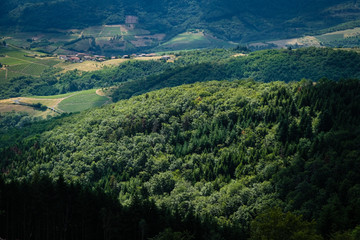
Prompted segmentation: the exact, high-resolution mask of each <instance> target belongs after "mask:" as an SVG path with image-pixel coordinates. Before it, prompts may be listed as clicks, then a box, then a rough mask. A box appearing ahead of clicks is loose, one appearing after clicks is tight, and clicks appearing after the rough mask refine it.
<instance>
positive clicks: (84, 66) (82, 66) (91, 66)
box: [56, 56, 161, 72]
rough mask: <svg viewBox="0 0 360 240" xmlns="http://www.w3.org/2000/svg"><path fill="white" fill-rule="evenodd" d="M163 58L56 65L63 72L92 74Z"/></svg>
mask: <svg viewBox="0 0 360 240" xmlns="http://www.w3.org/2000/svg"><path fill="white" fill-rule="evenodd" d="M160 58H161V56H156V57H141V58H140V57H139V58H134V59H111V60H107V61H104V62H94V61H85V62H82V63H59V64H57V65H56V67H59V68H62V69H63V71H62V72H68V71H71V70H75V69H77V70H79V71H84V72H91V71H96V70H100V69H102V68H104V67H113V66H119V65H120V64H122V63H124V62H126V61H133V60H139V61H150V60H159V59H160Z"/></svg>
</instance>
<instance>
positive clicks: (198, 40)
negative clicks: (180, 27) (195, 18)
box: [155, 31, 235, 51]
mask: <svg viewBox="0 0 360 240" xmlns="http://www.w3.org/2000/svg"><path fill="white" fill-rule="evenodd" d="M233 46H235V44H232V43H230V42H226V41H223V40H220V39H217V38H215V37H213V36H211V35H209V34H206V33H204V32H202V31H193V32H185V33H181V34H179V35H177V36H175V37H174V38H172V39H171V40H169V41H168V42H166V43H164V44H162V45H160V46H159V47H157V48H155V49H156V51H168V50H186V49H198V48H211V47H233Z"/></svg>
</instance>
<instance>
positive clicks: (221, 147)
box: [1, 80, 360, 239]
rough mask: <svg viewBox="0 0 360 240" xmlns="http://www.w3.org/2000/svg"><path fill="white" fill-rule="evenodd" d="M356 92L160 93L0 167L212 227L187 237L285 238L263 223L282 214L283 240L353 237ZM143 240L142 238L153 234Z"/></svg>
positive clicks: (197, 89) (239, 86) (73, 124)
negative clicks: (268, 235) (60, 180)
mask: <svg viewBox="0 0 360 240" xmlns="http://www.w3.org/2000/svg"><path fill="white" fill-rule="evenodd" d="M359 90H360V82H359V81H358V80H348V81H340V82H333V81H329V80H321V81H319V82H318V83H317V84H313V82H311V81H308V80H302V81H301V82H297V83H295V82H293V83H289V84H286V83H283V82H272V83H257V82H254V81H234V82H228V81H222V82H207V83H196V84H192V85H184V86H180V87H176V88H165V89H163V90H160V91H155V92H151V93H147V94H144V95H140V96H137V97H133V98H131V99H129V100H125V101H120V102H118V103H116V104H113V105H107V106H105V107H102V108H100V109H95V110H91V111H86V112H83V113H81V114H77V115H73V116H70V117H66V118H64V119H63V121H62V124H61V126H59V127H56V126H55V127H53V128H52V129H49V128H47V129H49V130H48V131H46V132H43V133H40V134H38V135H30V136H28V137H23V138H22V140H20V141H19V142H18V143H17V144H16V150H15V149H14V147H9V148H8V147H5V148H3V149H2V152H1V155H2V156H3V157H2V159H4V160H3V161H2V162H1V169H5V172H6V175H4V177H5V178H6V179H7V180H10V179H12V180H26V179H27V180H29V181H31V179H34V178H37V176H38V175H39V174H40V175H44V174H46V175H49V177H50V178H52V179H57V178H59V176H64V178H65V180H66V181H68V182H74V183H77V184H80V185H84V184H85V185H86V184H91V186H94V187H95V188H99V189H102V190H103V191H105V192H107V193H108V194H111V195H112V196H114V197H115V198H116V199H118V200H119V201H120V203H121V204H122V205H123V206H129V207H131V206H134V205H133V204H135V203H134V201H137V200H134V198H135V199H139V200H138V201H140V202H141V201H147V200H150V201H153V202H154V203H155V204H156V206H157V207H159V208H161V209H167V211H169V212H168V214H169V216H179V220H178V221H182V220H181V219H183V221H185V222H187V221H190V219H188V218H187V217H186V216H189V215H188V213H193V214H194V216H196V218H194V219H193V221H194V224H195V223H196V222H197V220H195V219H198V220H199V221H200V222H202V223H204V224H205V223H206V222H207V223H209V224H207V225H206V224H205V226H211V224H210V223H212V224H215V226H217V227H214V228H213V231H211V230H210V229H201V227H199V228H198V230H195V229H193V228H191V227H189V226H188V227H184V228H183V229H182V230H178V231H180V232H183V233H185V232H186V230H187V231H189V232H188V234H191V235H194V236H196V237H197V238H196V239H208V238H209V237H210V236H212V237H215V238H218V237H219V238H220V237H221V236H222V237H223V238H224V239H247V238H249V237H250V238H251V239H260V238H257V237H256V236H266V228H264V226H265V225H264V224H267V226H268V227H271V228H274V229H277V230H275V231H274V232H273V234H274V236H275V238H274V239H282V238H279V234H284V233H282V230H281V227H280V226H277V225H276V226H275V225H271V224H276V223H275V222H271V221H270V222H269V221H266V222H263V221H262V220H261V217H265V218H269V219H271V217H272V216H280V215H281V214H282V212H281V211H286V212H287V215H286V218H287V219H292V218H294V217H295V218H296V216H297V215H300V214H301V215H302V216H303V217H302V218H299V217H297V218H296V219H297V220H296V221H298V224H294V225H288V226H289V227H288V230H287V231H288V232H287V233H286V235H285V238H287V239H289V238H290V236H293V234H295V235H296V234H299V233H297V232H298V231H301V232H302V234H303V235H302V236H304V238H305V239H322V237H323V238H324V239H328V238H330V237H331V236H335V235H333V234H334V233H336V234H337V235H336V236H345V235H344V234H345V233H344V231H348V232H346V234H348V235H349V236H350V235H351V234H356V230H353V229H355V227H356V226H357V225H359V224H360V215H359V211H358V199H359V196H358V191H357V190H356V189H357V188H358V185H359V183H360V179H359V176H358V174H357V170H358V169H359V167H360V166H359V161H358V159H359V156H360V155H359V154H360V153H359V149H358V147H357V146H358V145H359V143H360V142H359V137H358V136H359V132H358V130H359V129H360V128H359V122H360V121H359V120H360V119H359V115H358V112H359V111H360V105H359V103H360V95H359V92H360V91H359ZM55 121H58V120H55ZM43 124H45V125H46V126H48V123H43ZM45 125H44V126H45ZM8 134H10V132H9V133H8ZM5 136H6V135H3V136H2V137H5ZM1 142H3V141H1ZM3 143H5V142H3ZM8 146H9V145H8ZM10 146H13V145H10ZM20 152H21V154H19V153H20ZM32 181H34V180H32ZM45 193H46V192H45ZM109 204H110V203H109ZM138 204H140V203H138ZM2 206H4V205H2ZM276 207H277V208H276ZM269 208H272V209H273V210H270V211H269ZM278 208H280V209H281V210H276V209H278ZM3 209H4V208H3ZM96 209H97V208H95V209H94V210H93V211H94V212H93V213H94V214H95V213H96V211H98V210H96ZM4 211H5V215H3V216H4V217H5V216H8V215H6V214H7V213H8V212H7V211H6V209H4ZM279 211H280V212H279ZM89 213H90V212H89ZM9 214H15V212H14V213H9ZM139 214H140V213H139ZM261 214H263V215H261ZM274 214H275V215H274ZM279 214H280V215H279ZM294 214H295V215H294ZM11 216H13V217H15V218H16V215H11ZM257 216H258V217H257ZM284 217H285V215H284ZM2 219H3V217H2ZM144 219H147V218H146V217H145V215H144ZM254 219H255V220H254ZM275 219H276V218H274V221H275ZM138 220H139V221H140V219H138ZM253 220H254V221H253ZM312 220H315V222H314V223H312V224H309V222H310V221H312ZM19 221H20V220H19ZM108 221H109V224H112V223H113V222H112V221H113V220H111V219H109V220H108ZM156 221H157V220H156ZM167 221H170V220H166V221H165V222H164V226H165V225H167V224H168V223H169V222H167ZM286 221H287V220H286ZM286 221H285V222H284V223H286V224H289V222H286ZM294 221H295V220H294ZM303 221H309V222H307V223H306V222H303ZM301 222H303V223H301ZM146 223H149V222H147V221H146ZM300 223H301V224H302V225H300ZM136 224H140V223H136ZM157 226H158V227H159V225H157ZM183 226H185V225H183ZM193 226H195V225H193ZM257 226H258V230H256V229H257ZM301 226H302V227H301ZM103 227H104V226H103ZM121 229H123V228H119V229H118V230H119V231H120V232H122V231H123V230H121ZM220 229H227V230H226V232H222V230H220ZM93 230H95V229H93ZM93 230H91V231H93ZM169 231H170V230H169ZM150 232H151V231H150ZM150 232H149V235H146V232H144V234H145V237H153V236H155V235H156V234H157V233H154V232H152V233H151V234H153V235H151V234H150ZM123 234H125V235H121V234H120V235H118V236H117V237H116V236H114V238H115V239H117V238H120V236H128V235H126V233H124V232H123ZM127 234H129V233H127ZM162 234H165V233H162ZM277 234H278V235H277ZM276 236H277V237H276ZM321 236H322V237H321ZM354 236H355V235H354ZM127 239H137V238H136V237H135V236H133V237H129V238H127ZM189 239H190V238H189ZM332 239H335V238H332ZM349 239H356V238H349Z"/></svg>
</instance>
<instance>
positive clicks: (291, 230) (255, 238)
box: [250, 208, 322, 240]
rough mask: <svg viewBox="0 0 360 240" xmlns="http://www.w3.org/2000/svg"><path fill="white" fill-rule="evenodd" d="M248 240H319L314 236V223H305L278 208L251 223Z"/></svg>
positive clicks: (260, 215) (261, 215) (318, 236)
mask: <svg viewBox="0 0 360 240" xmlns="http://www.w3.org/2000/svg"><path fill="white" fill-rule="evenodd" d="M250 236H251V237H250V240H262V239H268V240H306V239H308V240H321V239H322V237H321V236H320V235H317V234H316V230H315V223H314V222H307V221H304V220H303V219H302V217H301V216H297V215H295V214H293V213H291V212H287V213H283V212H282V211H281V209H280V208H274V209H268V210H267V211H264V212H263V213H261V214H259V215H258V216H257V217H256V218H255V219H254V220H253V221H252V222H251V233H250Z"/></svg>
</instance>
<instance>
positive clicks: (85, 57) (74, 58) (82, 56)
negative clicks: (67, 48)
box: [59, 53, 106, 63]
mask: <svg viewBox="0 0 360 240" xmlns="http://www.w3.org/2000/svg"><path fill="white" fill-rule="evenodd" d="M59 59H60V60H65V61H67V62H72V63H80V62H83V61H98V62H102V61H105V60H106V59H105V56H100V55H94V56H92V55H89V54H86V53H78V54H76V55H59Z"/></svg>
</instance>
